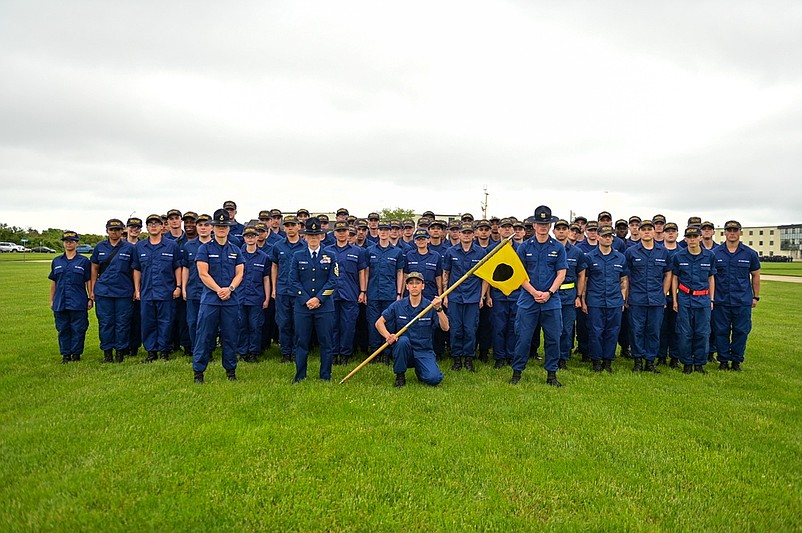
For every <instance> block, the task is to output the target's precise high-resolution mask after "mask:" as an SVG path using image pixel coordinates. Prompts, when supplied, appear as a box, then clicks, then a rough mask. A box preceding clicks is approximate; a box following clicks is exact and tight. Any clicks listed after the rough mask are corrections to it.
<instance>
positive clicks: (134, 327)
mask: <svg viewBox="0 0 802 533" xmlns="http://www.w3.org/2000/svg"><path fill="white" fill-rule="evenodd" d="M128 333H129V339H128V350H130V352H131V353H134V352H135V351H137V350H138V349H139V347H140V346H142V302H140V301H139V300H134V305H133V307H132V308H131V327H130V331H129V332H128Z"/></svg>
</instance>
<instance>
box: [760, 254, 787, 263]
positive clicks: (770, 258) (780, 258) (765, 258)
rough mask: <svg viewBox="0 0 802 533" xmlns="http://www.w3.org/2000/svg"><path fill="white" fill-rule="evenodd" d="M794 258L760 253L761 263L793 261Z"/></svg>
mask: <svg viewBox="0 0 802 533" xmlns="http://www.w3.org/2000/svg"><path fill="white" fill-rule="evenodd" d="M793 261H794V258H793V257H790V256H787V255H761V256H760V262H761V263H793Z"/></svg>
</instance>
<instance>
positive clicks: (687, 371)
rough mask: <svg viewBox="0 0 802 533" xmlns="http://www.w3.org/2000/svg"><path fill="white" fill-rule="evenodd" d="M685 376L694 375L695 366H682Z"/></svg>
mask: <svg viewBox="0 0 802 533" xmlns="http://www.w3.org/2000/svg"><path fill="white" fill-rule="evenodd" d="M682 373H683V374H693V365H682Z"/></svg>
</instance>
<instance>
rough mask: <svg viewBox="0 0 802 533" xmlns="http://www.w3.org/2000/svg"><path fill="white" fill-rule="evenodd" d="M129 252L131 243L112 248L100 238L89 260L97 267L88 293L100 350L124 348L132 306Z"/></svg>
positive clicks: (129, 326) (125, 242)
mask: <svg viewBox="0 0 802 533" xmlns="http://www.w3.org/2000/svg"><path fill="white" fill-rule="evenodd" d="M133 255H134V245H133V244H131V243H129V242H128V241H123V240H121V241H120V242H118V243H117V246H116V247H115V246H112V245H111V243H110V242H109V241H108V240H105V241H101V242H99V243H97V245H96V246H95V249H94V250H93V251H92V257H91V259H90V261H91V262H92V263H93V264H95V265H98V269H99V271H98V277H97V279H96V280H95V285H94V287H93V289H92V292H93V294H94V297H95V314H96V315H97V329H98V336H99V337H100V349H101V350H103V351H106V350H112V349H116V350H118V351H125V350H127V349H128V344H129V342H130V335H131V313H132V312H133V309H134V280H133V277H132V274H131V261H132V260H133Z"/></svg>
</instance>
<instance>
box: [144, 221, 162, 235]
mask: <svg viewBox="0 0 802 533" xmlns="http://www.w3.org/2000/svg"><path fill="white" fill-rule="evenodd" d="M163 228H164V224H162V221H161V220H151V221H150V222H148V234H150V235H153V236H154V237H155V236H156V235H161V234H162V229H163Z"/></svg>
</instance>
